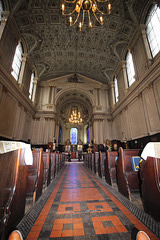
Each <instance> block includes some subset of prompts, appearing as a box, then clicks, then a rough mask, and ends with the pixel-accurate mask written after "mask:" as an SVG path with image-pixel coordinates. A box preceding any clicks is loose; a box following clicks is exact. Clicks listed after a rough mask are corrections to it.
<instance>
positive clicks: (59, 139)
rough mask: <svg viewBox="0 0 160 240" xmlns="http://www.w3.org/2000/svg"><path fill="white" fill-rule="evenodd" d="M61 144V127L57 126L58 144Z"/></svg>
mask: <svg viewBox="0 0 160 240" xmlns="http://www.w3.org/2000/svg"><path fill="white" fill-rule="evenodd" d="M60 142H61V126H59V136H58V143H60Z"/></svg>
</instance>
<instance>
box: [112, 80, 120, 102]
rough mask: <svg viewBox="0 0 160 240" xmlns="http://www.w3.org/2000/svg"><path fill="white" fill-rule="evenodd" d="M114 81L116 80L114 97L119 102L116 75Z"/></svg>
mask: <svg viewBox="0 0 160 240" xmlns="http://www.w3.org/2000/svg"><path fill="white" fill-rule="evenodd" d="M113 82H114V98H115V102H118V96H119V93H118V82H117V78H116V77H114V79H113Z"/></svg>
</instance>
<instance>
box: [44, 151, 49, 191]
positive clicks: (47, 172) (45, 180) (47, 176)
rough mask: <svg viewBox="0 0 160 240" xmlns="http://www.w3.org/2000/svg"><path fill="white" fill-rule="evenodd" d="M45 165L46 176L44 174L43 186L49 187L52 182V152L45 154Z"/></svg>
mask: <svg viewBox="0 0 160 240" xmlns="http://www.w3.org/2000/svg"><path fill="white" fill-rule="evenodd" d="M43 163H44V174H43V184H44V185H45V187H48V186H49V184H50V181H51V158H50V151H49V152H43Z"/></svg>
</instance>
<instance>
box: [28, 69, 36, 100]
mask: <svg viewBox="0 0 160 240" xmlns="http://www.w3.org/2000/svg"><path fill="white" fill-rule="evenodd" d="M34 76H35V74H34V72H33V73H32V75H31V81H30V87H29V98H30V99H31V100H32V96H33V86H34V83H33V80H34Z"/></svg>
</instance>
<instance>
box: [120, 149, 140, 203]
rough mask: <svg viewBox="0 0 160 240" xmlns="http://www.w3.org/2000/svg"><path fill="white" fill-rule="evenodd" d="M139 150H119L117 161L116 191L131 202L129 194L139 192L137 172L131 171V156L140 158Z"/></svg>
mask: <svg viewBox="0 0 160 240" xmlns="http://www.w3.org/2000/svg"><path fill="white" fill-rule="evenodd" d="M140 154H141V150H140V149H123V148H122V147H120V148H119V151H118V155H119V156H118V160H117V182H118V191H119V192H120V193H121V194H122V195H124V196H125V197H126V198H128V199H129V200H131V194H130V193H131V192H138V191H140V179H139V171H133V169H132V164H131V157H132V156H140Z"/></svg>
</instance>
